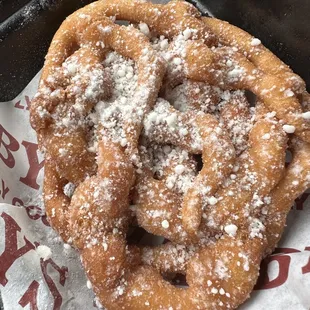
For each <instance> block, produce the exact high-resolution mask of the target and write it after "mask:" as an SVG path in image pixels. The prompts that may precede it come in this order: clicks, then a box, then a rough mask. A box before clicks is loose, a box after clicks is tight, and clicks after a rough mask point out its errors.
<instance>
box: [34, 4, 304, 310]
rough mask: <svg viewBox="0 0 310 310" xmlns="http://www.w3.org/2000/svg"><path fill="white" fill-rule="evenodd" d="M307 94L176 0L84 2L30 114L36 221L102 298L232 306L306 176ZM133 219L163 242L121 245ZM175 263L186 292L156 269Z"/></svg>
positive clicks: (53, 54)
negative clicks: (39, 171)
mask: <svg viewBox="0 0 310 310" xmlns="http://www.w3.org/2000/svg"><path fill="white" fill-rule="evenodd" d="M117 20H126V21H129V22H130V23H133V24H129V26H119V25H118V24H117V23H116V21H117ZM250 97H252V100H250ZM253 98H254V100H253ZM308 101H309V95H308V93H307V92H306V90H305V84H304V82H303V81H302V79H301V78H300V77H299V76H297V75H296V74H294V73H293V72H292V71H291V70H290V69H289V68H288V67H287V66H286V65H285V64H283V63H282V62H281V61H280V60H279V59H278V58H276V56H275V55H273V54H272V53H271V52H270V51H268V50H267V49H266V48H265V47H263V46H262V44H261V42H260V41H259V40H258V39H255V38H253V37H252V36H250V35H249V34H247V33H246V32H244V31H242V30H240V29H239V28H236V27H234V26H231V25H229V24H228V23H225V22H223V21H219V20H217V19H213V18H204V17H201V16H200V13H199V12H198V11H197V10H196V9H195V8H194V7H193V6H192V5H190V4H188V3H186V2H183V1H171V2H169V3H168V4H166V5H160V4H152V3H149V2H143V1H136V0H119V1H115V0H114V1H112V0H105V1H98V2H94V3H92V4H90V5H88V6H86V7H85V8H82V9H80V10H78V11H77V12H75V13H74V14H72V15H71V16H69V17H68V18H67V19H66V20H65V21H64V22H63V24H62V25H61V27H60V29H59V30H58V31H57V33H56V35H55V37H54V39H53V41H52V44H51V46H50V49H49V52H48V55H47V57H46V61H45V65H44V69H43V72H42V77H41V81H40V84H39V90H38V93H37V95H36V96H35V97H34V99H33V100H32V104H31V124H32V126H33V128H34V129H35V130H36V132H37V135H38V140H39V144H40V147H41V149H43V150H44V151H45V176H44V202H45V208H46V213H47V217H48V219H49V222H50V223H51V226H52V227H53V228H54V229H55V230H57V231H58V233H59V234H60V236H61V237H62V238H63V240H64V241H65V242H66V243H69V244H71V245H72V246H74V247H75V248H76V249H77V250H78V251H79V252H80V254H81V260H82V263H83V266H84V268H85V271H86V274H87V277H88V278H89V280H90V282H91V284H92V287H93V290H94V292H95V294H96V295H97V297H98V298H99V300H100V302H101V303H102V305H104V307H105V308H107V309H132V310H137V309H146V308H148V307H149V308H150V309H169V310H172V309H173V310H176V309H235V308H237V307H238V306H239V305H240V304H241V303H243V302H244V301H245V300H246V299H247V298H248V297H249V294H250V293H251V291H252V289H253V287H254V285H255V283H256V280H257V277H258V273H259V265H260V262H261V260H262V259H263V258H264V256H266V255H267V254H269V253H270V252H272V250H273V249H274V247H275V246H276V244H277V242H278V241H279V239H280V236H281V233H282V231H283V229H284V225H285V219H286V216H287V213H288V211H289V208H290V206H291V205H292V203H293V201H294V199H295V198H296V197H298V195H300V194H301V193H302V192H303V191H305V190H306V189H307V188H308V187H309V180H310V177H309V169H310V167H309V162H310V160H309V159H310V158H309V156H310V155H309V144H308V143H309V142H310V134H309V132H310V130H309V129H310V122H309V118H310V115H309V112H308V111H307V107H308V106H309V102H308ZM288 145H289V148H291V150H292V151H293V160H292V162H291V163H290V165H289V166H288V167H287V168H286V167H285V155H286V150H287V148H288ZM135 225H139V226H140V227H142V228H144V229H145V230H146V231H148V232H149V233H152V234H154V235H157V236H162V237H165V238H166V239H167V242H166V243H165V244H162V245H158V246H153V247H150V246H142V245H139V244H132V243H128V242H127V239H126V238H127V237H128V234H129V227H132V226H133V227H134V226H135ZM177 273H181V274H185V275H186V280H187V283H188V287H187V288H183V287H182V288H181V287H176V286H174V285H173V284H171V283H170V282H169V281H168V280H167V279H168V278H171V277H173V275H174V274H177Z"/></svg>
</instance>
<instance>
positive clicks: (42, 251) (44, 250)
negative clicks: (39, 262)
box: [36, 245, 52, 261]
mask: <svg viewBox="0 0 310 310" xmlns="http://www.w3.org/2000/svg"><path fill="white" fill-rule="evenodd" d="M36 252H37V254H38V255H39V257H40V258H42V259H43V260H44V261H46V260H48V259H49V258H51V257H52V250H51V249H50V248H49V247H48V246H46V245H39V246H38V247H37V248H36Z"/></svg>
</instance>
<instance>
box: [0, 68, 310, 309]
mask: <svg viewBox="0 0 310 310" xmlns="http://www.w3.org/2000/svg"><path fill="white" fill-rule="evenodd" d="M38 79H39V73H38V75H37V76H36V77H34V79H33V80H32V82H31V83H30V84H29V85H28V86H27V87H26V88H25V89H24V91H23V92H22V93H21V94H20V95H19V96H18V97H17V98H16V99H14V100H13V101H11V102H4V103H0V290H1V296H2V300H3V307H4V310H21V309H30V310H37V309H38V310H43V309H46V310H50V309H53V310H57V309H66V310H70V309H81V310H84V309H90V310H91V309H96V306H95V303H94V295H93V293H92V290H91V289H88V288H87V285H86V283H87V279H86V277H85V274H84V271H83V269H82V266H81V263H80V260H79V256H78V254H77V253H76V251H75V250H73V249H72V248H70V247H69V248H68V246H64V244H63V243H62V241H61V240H60V238H59V237H58V235H57V234H56V233H55V232H54V231H53V230H52V229H51V228H50V227H49V226H47V225H48V224H47V222H46V219H45V217H44V206H43V204H42V200H41V195H40V194H41V190H42V178H43V173H44V171H43V169H44V168H43V163H42V160H43V158H42V155H41V154H39V151H38V149H37V144H36V135H35V132H34V130H33V129H32V128H31V126H30V124H29V104H30V100H31V98H32V97H33V95H34V94H35V92H36V89H37V84H38ZM308 195H309V194H303V195H302V196H301V197H300V198H299V199H298V201H297V203H296V205H295V206H294V207H293V209H292V211H291V213H290V215H289V220H288V227H287V228H286V230H285V234H284V236H283V238H282V241H281V243H280V245H279V247H278V249H277V254H274V255H273V256H271V257H270V258H267V260H265V263H264V264H263V265H262V266H263V268H262V272H261V273H262V274H261V278H260V283H261V284H260V289H257V290H255V291H254V292H253V293H252V294H251V298H250V299H249V300H248V301H247V302H246V303H245V304H244V305H243V306H242V307H241V309H243V310H261V309H268V310H271V309H274V310H282V309H292V310H293V309H294V310H304V309H306V310H309V309H310V237H309V236H310V225H309V223H310V208H308V207H307V205H309V203H310V199H308ZM155 310H156V309H155Z"/></svg>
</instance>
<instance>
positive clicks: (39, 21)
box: [0, 0, 310, 101]
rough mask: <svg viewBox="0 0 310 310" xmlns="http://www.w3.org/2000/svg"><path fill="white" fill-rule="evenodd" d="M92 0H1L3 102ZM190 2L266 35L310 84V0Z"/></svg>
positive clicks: (263, 37)
mask: <svg viewBox="0 0 310 310" xmlns="http://www.w3.org/2000/svg"><path fill="white" fill-rule="evenodd" d="M116 1H117V0H116ZM89 2H92V1H91V0H82V1H81V0H80V1H78V0H32V1H27V0H0V23H1V24H0V101H6V100H10V99H13V98H14V97H15V96H16V95H18V93H19V92H20V91H21V90H22V89H23V88H24V87H25V86H26V84H27V83H28V82H29V81H30V80H31V78H32V77H33V76H34V75H35V74H36V73H37V72H38V70H39V69H40V68H41V67H42V65H43V61H44V55H45V54H46V52H47V49H48V46H49V44H50V41H51V39H52V37H53V34H54V33H55V31H56V30H57V28H58V27H59V25H60V23H61V21H62V20H63V19H64V18H65V17H66V16H68V15H69V14H70V13H71V12H73V11H74V10H76V9H77V8H79V7H81V6H83V5H86V4H87V3H89ZM190 2H192V3H194V4H195V5H197V6H198V7H199V8H200V9H201V11H202V12H207V11H210V12H211V13H213V14H214V15H215V16H216V17H218V18H221V19H224V20H227V21H229V22H231V23H233V24H235V25H237V26H239V27H241V28H243V29H245V30H247V31H249V32H250V33H252V34H253V35H255V36H256V37H258V38H260V39H261V40H262V42H263V43H264V44H265V45H266V46H267V47H268V48H270V49H271V50H272V51H273V52H274V53H276V54H277V55H278V56H279V57H280V58H281V59H282V60H284V61H285V62H286V63H287V64H289V65H290V66H291V67H292V68H293V70H294V71H295V72H297V73H298V74H300V75H301V76H302V77H303V78H304V79H305V80H306V82H307V84H308V86H309V85H310V70H309V67H310V44H309V42H310V21H309V13H310V1H309V0H282V1H278V0H260V1H257V0H204V1H195V0H192V1H190Z"/></svg>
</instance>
